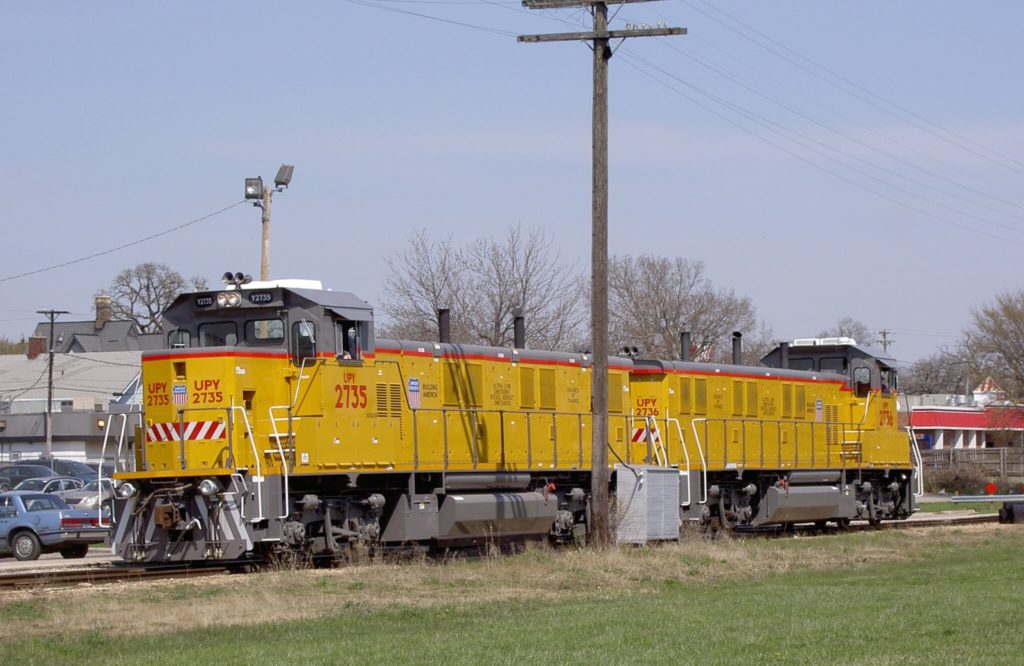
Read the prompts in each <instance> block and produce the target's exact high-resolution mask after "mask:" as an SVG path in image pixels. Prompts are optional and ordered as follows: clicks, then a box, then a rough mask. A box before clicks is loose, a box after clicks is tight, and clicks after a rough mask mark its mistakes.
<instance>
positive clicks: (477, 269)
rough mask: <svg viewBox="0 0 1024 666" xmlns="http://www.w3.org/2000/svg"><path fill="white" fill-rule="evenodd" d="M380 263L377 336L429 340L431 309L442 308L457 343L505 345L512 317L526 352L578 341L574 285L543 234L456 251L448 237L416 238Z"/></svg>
mask: <svg viewBox="0 0 1024 666" xmlns="http://www.w3.org/2000/svg"><path fill="white" fill-rule="evenodd" d="M387 263H388V268H389V269H390V271H389V277H388V279H387V282H386V283H385V286H384V292H383V298H382V303H381V310H382V312H383V313H384V314H386V315H387V316H388V317H389V319H390V322H389V324H388V325H387V326H385V327H383V329H382V333H383V334H384V335H388V336H393V337H412V338H419V339H433V338H434V337H435V335H436V330H437V328H436V323H435V322H436V312H437V309H438V308H440V307H447V308H449V309H450V310H451V330H452V339H453V340H454V341H457V342H468V343H479V344H489V345H510V344H512V337H513V317H514V315H515V313H516V312H521V313H522V314H523V316H524V317H525V319H526V326H527V342H528V345H529V346H530V347H532V348H535V349H561V348H566V347H568V346H570V345H572V344H573V343H574V342H576V340H578V339H579V338H580V337H581V335H580V330H579V329H580V325H581V323H582V321H583V317H584V315H585V310H584V309H583V306H584V303H585V298H586V293H585V290H584V289H582V288H581V278H580V276H579V275H578V274H577V273H576V272H575V271H574V270H573V268H572V267H571V266H567V265H565V264H563V263H562V262H561V261H560V258H559V255H558V253H557V252H556V251H553V250H552V249H551V243H550V239H549V238H548V237H547V236H546V235H545V234H544V232H543V231H540V230H533V231H530V232H528V233H524V232H523V230H522V228H521V226H516V227H513V228H510V229H509V230H508V232H507V233H506V234H505V236H504V237H503V238H501V239H497V240H495V239H485V238H481V239H477V240H475V241H473V242H471V243H469V244H468V245H467V246H466V247H463V248H457V247H455V245H454V243H453V241H452V239H451V237H448V238H447V239H445V240H442V241H436V240H433V239H431V238H430V237H429V236H428V235H427V232H426V231H418V232H416V233H414V234H413V235H412V236H411V237H410V239H409V249H407V250H406V251H405V252H403V253H401V254H400V255H398V256H397V257H394V258H389V259H388V260H387Z"/></svg>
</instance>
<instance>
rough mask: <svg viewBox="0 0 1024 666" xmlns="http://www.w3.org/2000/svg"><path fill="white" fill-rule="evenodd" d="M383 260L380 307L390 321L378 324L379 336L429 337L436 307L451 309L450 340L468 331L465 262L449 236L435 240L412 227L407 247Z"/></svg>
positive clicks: (434, 327) (433, 333)
mask: <svg viewBox="0 0 1024 666" xmlns="http://www.w3.org/2000/svg"><path fill="white" fill-rule="evenodd" d="M385 262H386V263H387V267H388V277H387V279H386V281H385V283H384V294H383V298H382V302H381V306H380V309H381V311H382V312H383V313H384V314H385V315H387V316H388V317H390V323H389V324H387V325H385V326H382V327H381V329H380V331H379V334H380V335H381V336H382V337H394V338H406V339H412V340H433V339H434V338H436V337H437V311H438V309H439V308H448V309H450V310H451V311H452V337H453V339H455V340H465V339H466V338H467V337H468V336H469V334H470V333H469V331H470V329H471V322H470V321H469V319H468V316H467V312H466V308H465V307H464V305H463V302H462V299H463V297H464V296H465V295H466V294H465V289H464V266H463V265H462V261H461V258H460V256H459V250H458V248H456V247H455V246H454V244H453V241H452V237H451V236H448V237H447V238H444V239H441V240H435V239H433V238H431V237H430V236H429V235H428V234H427V231H426V230H425V229H421V230H419V231H415V232H413V234H412V235H411V236H410V237H409V247H408V249H406V250H405V251H404V252H402V253H400V254H398V255H396V256H394V257H388V258H387V259H385Z"/></svg>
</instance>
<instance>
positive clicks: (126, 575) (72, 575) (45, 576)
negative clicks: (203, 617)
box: [0, 564, 231, 592]
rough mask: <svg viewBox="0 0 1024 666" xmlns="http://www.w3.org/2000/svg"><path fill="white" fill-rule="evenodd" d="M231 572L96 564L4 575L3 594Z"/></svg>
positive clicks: (1, 579) (0, 577)
mask: <svg viewBox="0 0 1024 666" xmlns="http://www.w3.org/2000/svg"><path fill="white" fill-rule="evenodd" d="M230 571H231V569H229V568H228V567H226V566H202V567H196V566H177V567H168V566H160V567H139V566H131V565H120V564H105V565H95V566H91V567H79V568H74V569H47V570H44V571H38V570H37V571H19V572H17V573H11V574H0V592H2V591H10V590H19V589H35V588H61V587H78V586H81V585H93V584H97V583H116V582H126V583H127V582H135V581H142V580H163V579H170V578H201V577H206V576H213V575H216V574H223V573H229V572H230Z"/></svg>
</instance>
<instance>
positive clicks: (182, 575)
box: [0, 513, 999, 592]
mask: <svg viewBox="0 0 1024 666" xmlns="http://www.w3.org/2000/svg"><path fill="white" fill-rule="evenodd" d="M918 515H919V516H922V514H918ZM996 522H999V516H998V515H997V514H994V513H983V514H977V515H943V514H935V515H923V516H922V517H919V518H914V519H913V520H900V521H886V522H883V523H882V524H881V525H878V526H874V525H870V524H868V523H866V522H855V523H851V524H850V525H849V527H847V528H845V529H840V528H838V527H834V526H830V527H829V528H828V529H827V530H826V531H825V533H826V534H837V533H838V534H841V533H844V532H861V531H875V530H898V529H915V528H929V527H949V526H952V525H975V524H980V523H996ZM786 533H787V532H785V531H783V530H781V529H766V530H764V531H761V530H758V531H756V532H744V533H737V534H736V536H744V535H747V536H749V535H753V534H763V535H765V536H770V535H773V534H774V535H778V536H781V535H783V534H786ZM797 533H800V534H808V533H810V534H815V533H821V530H819V529H816V528H813V527H811V526H806V527H804V526H800V527H799V528H798V530H797ZM237 564H238V563H236V566H231V565H230V564H229V565H221V564H211V565H199V566H197V565H191V566H170V565H160V566H154V567H140V566H134V565H127V564H109V563H107V564H100V565H93V566H90V567H78V568H74V569H47V570H44V571H38V570H37V571H22V572H17V573H11V574H0V592H3V591H10V590H19V589H39V588H62V587H78V586H81V585H92V584H97V583H111V582H125V583H130V582H137V581H143V580H166V579H174V578H179V579H195V578H203V577H207V576H214V575H218V574H224V573H237V572H238V571H240V570H241V569H244V567H242V568H241V569H240V568H239V567H238V566H237Z"/></svg>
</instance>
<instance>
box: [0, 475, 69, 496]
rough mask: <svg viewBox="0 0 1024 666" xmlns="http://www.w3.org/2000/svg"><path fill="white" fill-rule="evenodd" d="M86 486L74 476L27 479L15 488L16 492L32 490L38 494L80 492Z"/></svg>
mask: <svg viewBox="0 0 1024 666" xmlns="http://www.w3.org/2000/svg"><path fill="white" fill-rule="evenodd" d="M83 485H85V484H84V483H83V482H82V480H81V479H76V478H75V477H73V476H45V477H36V478H34V479H25V480H24V481H22V482H21V483H19V484H18V485H16V486H14V489H15V490H31V491H34V492H37V493H56V492H59V491H61V490H78V489H79V488H81V487H82V486H83Z"/></svg>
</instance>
